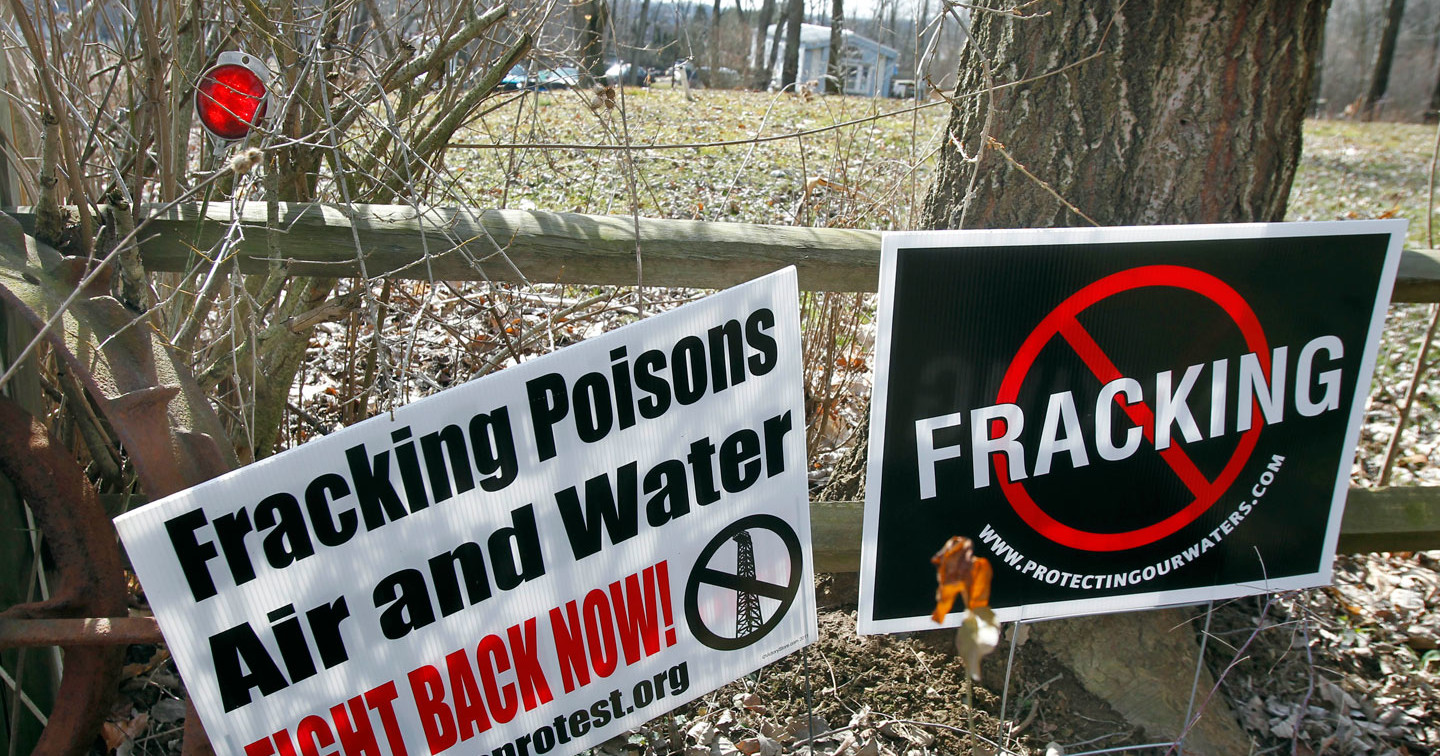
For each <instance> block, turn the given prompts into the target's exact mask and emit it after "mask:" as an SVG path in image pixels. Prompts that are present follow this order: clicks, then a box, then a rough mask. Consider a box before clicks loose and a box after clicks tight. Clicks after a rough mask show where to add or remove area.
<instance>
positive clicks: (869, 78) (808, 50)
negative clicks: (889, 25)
mask: <svg viewBox="0 0 1440 756" xmlns="http://www.w3.org/2000/svg"><path fill="white" fill-rule="evenodd" d="M841 35H842V39H843V40H844V47H843V53H842V55H843V56H844V57H843V60H844V61H845V70H846V76H845V94H852V95H864V96H868V97H888V96H889V95H890V83H891V82H892V81H894V79H895V74H896V71H897V69H898V68H899V61H900V53H899V52H897V51H896V50H895V49H894V48H891V47H886V46H885V45H882V44H880V43H879V42H876V41H875V40H873V39H869V38H867V37H862V36H860V35H859V34H856V33H855V32H853V31H851V30H849V29H843V30H841ZM774 37H775V31H774V29H773V27H772V29H771V31H770V33H769V34H768V35H767V36H766V43H765V44H766V51H768V50H769V47H770V45H771V44H773V43H774V42H773V40H774ZM764 53H765V51H760V52H757V53H756V55H755V57H756V59H757V61H758V58H759V56H760V55H762V54H764ZM764 63H765V61H758V62H757V63H756V65H759V66H763V65H764ZM829 65H830V27H828V26H819V25H817V24H801V25H800V73H799V76H798V80H799V81H800V82H801V83H802V84H804V83H805V82H811V81H813V82H815V86H816V91H817V92H821V93H825V92H829V91H831V86H830V83H829V81H828V80H827V79H826V78H825V74H826V69H827V67H828V66H829ZM784 68H785V35H784V34H782V35H781V37H780V54H779V55H778V56H777V57H776V59H775V70H774V71H772V72H771V75H770V86H771V87H772V88H777V89H778V88H779V87H780V76H781V73H782V72H783V70H784Z"/></svg>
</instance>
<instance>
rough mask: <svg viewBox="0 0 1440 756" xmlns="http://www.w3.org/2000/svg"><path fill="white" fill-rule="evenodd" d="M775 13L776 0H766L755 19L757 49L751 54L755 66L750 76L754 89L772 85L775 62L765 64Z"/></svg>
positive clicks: (751, 85)
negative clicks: (767, 43)
mask: <svg viewBox="0 0 1440 756" xmlns="http://www.w3.org/2000/svg"><path fill="white" fill-rule="evenodd" d="M774 15H775V0H765V2H763V3H761V4H760V15H759V16H757V17H756V19H755V50H754V54H753V55H752V56H751V60H753V61H754V66H755V68H754V70H753V72H752V73H753V75H752V76H751V78H750V87H751V88H752V89H761V90H763V89H765V88H766V87H768V86H770V72H771V71H772V70H774V67H775V64H774V63H771V64H770V65H768V66H767V65H766V64H765V61H766V57H765V36H766V32H768V31H770V19H771V17H772V16H774ZM776 31H779V30H778V29H777V30H776Z"/></svg>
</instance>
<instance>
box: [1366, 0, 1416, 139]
mask: <svg viewBox="0 0 1440 756" xmlns="http://www.w3.org/2000/svg"><path fill="white" fill-rule="evenodd" d="M1404 15H1405V0H1390V4H1389V6H1388V7H1387V8H1386V10H1385V28H1384V30H1383V31H1381V32H1380V49H1379V50H1378V51H1377V52H1376V53H1375V69H1374V71H1373V72H1371V74H1370V89H1369V90H1367V91H1366V93H1365V106H1364V109H1363V110H1362V114H1363V116H1364V118H1365V120H1367V121H1369V120H1373V119H1374V118H1375V116H1376V112H1375V108H1376V106H1378V105H1379V104H1380V100H1381V99H1382V98H1384V97H1385V90H1386V89H1389V87H1390V66H1391V64H1392V63H1394V62H1395V41H1396V40H1397V39H1399V38H1400V19H1401V18H1402V17H1403V16H1404Z"/></svg>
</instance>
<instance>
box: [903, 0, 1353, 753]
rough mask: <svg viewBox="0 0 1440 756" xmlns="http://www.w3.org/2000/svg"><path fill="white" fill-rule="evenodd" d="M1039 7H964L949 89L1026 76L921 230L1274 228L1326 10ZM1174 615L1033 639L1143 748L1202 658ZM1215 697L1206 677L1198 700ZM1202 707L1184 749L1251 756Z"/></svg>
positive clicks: (1063, 629) (945, 182)
mask: <svg viewBox="0 0 1440 756" xmlns="http://www.w3.org/2000/svg"><path fill="white" fill-rule="evenodd" d="M1047 7H1048V9H1049V11H1050V13H1049V15H1048V16H1046V17H1043V18H1028V19H1017V18H1014V17H1012V16H1009V15H1002V14H998V13H991V12H986V11H984V10H976V11H975V12H974V13H973V15H972V19H973V27H972V28H973V32H974V44H971V45H968V46H967V47H966V48H965V50H964V51H963V52H962V53H961V59H960V60H961V63H960V73H959V76H960V80H959V85H958V89H957V91H958V92H959V93H970V92H980V91H983V90H986V89H988V88H990V87H993V86H995V85H996V84H1004V83H1009V82H1016V81H1020V80H1022V79H1028V80H1030V81H1029V82H1028V83H1025V84H1020V85H1017V86H1014V87H1009V88H1004V89H996V90H991V92H992V93H991V94H990V95H983V96H978V97H965V98H960V99H958V101H957V107H956V108H955V109H954V110H952V112H951V118H950V122H949V126H948V130H949V133H950V134H951V135H952V137H953V138H952V139H950V140H947V141H946V143H945V147H944V149H943V151H942V153H941V158H940V169H939V172H938V175H937V177H936V181H935V183H934V185H933V187H932V189H931V192H930V194H929V196H928V197H927V198H926V201H925V205H924V220H923V223H924V225H925V226H926V227H929V228H961V227H964V228H1023V227H1048V226H1073V225H1083V224H1086V223H1097V224H1100V225H1120V224H1134V225H1148V224H1159V223H1216V222H1239V221H1278V220H1281V219H1282V218H1283V216H1284V214H1285V206H1286V202H1287V199H1288V197H1289V192H1290V183H1291V180H1292V178H1293V177H1294V174H1295V167H1296V164H1297V162H1298V161H1299V157H1300V145H1301V127H1302V125H1303V120H1304V117H1305V113H1306V110H1307V107H1308V106H1309V102H1310V81H1311V76H1312V75H1313V72H1314V60H1315V58H1316V56H1318V55H1319V54H1320V52H1321V50H1320V39H1321V30H1322V28H1323V25H1324V19H1325V13H1326V10H1327V7H1328V0H1218V1H1217V0H1177V1H1176V2H1172V3H1158V4H1152V3H1126V2H1123V1H1122V0H1106V1H1103V2H1084V3H1081V2H1070V3H1064V4H1061V3H1055V4H1051V5H1049V6H1047ZM1097 53H1098V54H1097ZM1077 61H1083V62H1079V63H1078V64H1077V65H1074V66H1073V67H1067V64H1071V63H1073V62H1077ZM1061 69H1063V70H1061ZM1057 70H1059V72H1058V73H1055V74H1054V75H1048V76H1047V75H1045V74H1046V72H1047V71H1057ZM957 144H958V145H961V146H963V150H964V152H963V154H962V152H961V150H960V149H959V148H957ZM967 156H968V158H967ZM977 156H978V160H971V159H969V158H976V157H977ZM1020 166H1024V169H1022V168H1021V167H1020ZM1027 171H1028V173H1027ZM1056 195H1058V196H1059V197H1063V198H1064V200H1063V201H1062V200H1061V199H1058V198H1057V196H1056ZM1183 620H1184V615H1183V614H1182V613H1180V612H1178V611H1173V610H1172V611H1168V612H1149V613H1144V614H1133V615H1122V616H1112V617H1098V618H1097V617H1091V618H1085V619H1078V620H1068V621H1062V622H1053V623H1045V624H1044V626H1043V628H1042V627H1037V637H1038V638H1039V639H1040V640H1041V642H1042V645H1044V646H1045V647H1046V648H1047V649H1049V650H1050V651H1051V652H1052V653H1053V654H1054V655H1055V657H1056V658H1057V659H1059V660H1060V661H1062V662H1064V663H1065V664H1066V665H1067V666H1068V667H1069V668H1070V669H1071V671H1072V672H1074V673H1075V675H1076V676H1077V678H1078V679H1079V680H1080V681H1081V682H1082V683H1083V684H1084V685H1085V686H1086V687H1087V688H1089V689H1090V690H1091V692H1092V693H1095V694H1096V695H1098V696H1100V697H1102V698H1105V699H1106V700H1107V701H1109V702H1110V703H1111V705H1112V706H1114V707H1115V708H1116V709H1117V710H1118V711H1120V712H1121V713H1123V714H1124V715H1125V716H1126V717H1127V718H1129V719H1130V720H1131V721H1132V723H1134V724H1136V725H1140V726H1142V727H1144V728H1145V729H1146V730H1147V735H1148V736H1150V737H1166V738H1173V737H1176V736H1177V735H1178V734H1179V733H1180V731H1181V729H1182V725H1183V723H1182V721H1181V720H1182V719H1183V717H1184V710H1185V702H1186V699H1187V696H1188V692H1189V690H1190V685H1191V680H1192V674H1193V670H1194V664H1195V661H1194V660H1195V658H1196V656H1197V655H1198V653H1197V646H1196V642H1195V637H1194V626H1193V625H1189V624H1184V622H1183ZM1177 628H1178V629H1177ZM1117 639H1123V642H1117ZM1137 659H1141V660H1143V662H1144V665H1145V667H1146V669H1145V675H1139V674H1137V673H1136V671H1135V669H1134V667H1135V661H1136V660H1137ZM1141 678H1143V680H1142V679H1141ZM1212 685H1214V682H1213V679H1211V678H1210V675H1209V674H1208V673H1206V674H1204V675H1202V678H1201V682H1200V690H1201V691H1208V690H1210V687H1211V686H1212ZM1167 686H1168V687H1167ZM1162 688H1163V689H1162ZM1202 697H1203V693H1202ZM1208 708H1209V710H1208V711H1206V712H1204V716H1203V717H1202V719H1201V720H1200V723H1199V724H1198V725H1196V726H1195V727H1194V729H1191V730H1190V731H1189V732H1188V735H1187V737H1186V743H1185V745H1186V752H1194V753H1217V754H1218V753H1244V752H1246V750H1247V749H1248V742H1247V738H1246V737H1245V736H1244V733H1243V732H1242V731H1241V730H1240V728H1239V726H1238V724H1237V723H1236V722H1235V719H1234V717H1233V716H1232V715H1231V714H1230V713H1229V712H1228V711H1225V709H1227V708H1228V707H1225V706H1224V705H1223V704H1222V703H1220V701H1219V699H1218V698H1217V699H1212V700H1211V701H1210V703H1209V705H1208Z"/></svg>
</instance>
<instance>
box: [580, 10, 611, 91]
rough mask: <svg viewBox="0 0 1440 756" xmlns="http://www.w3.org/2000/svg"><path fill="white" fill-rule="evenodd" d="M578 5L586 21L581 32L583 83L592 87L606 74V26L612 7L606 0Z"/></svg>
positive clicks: (581, 71)
mask: <svg viewBox="0 0 1440 756" xmlns="http://www.w3.org/2000/svg"><path fill="white" fill-rule="evenodd" d="M578 7H579V8H580V12H581V13H582V14H584V19H583V20H584V22H585V24H584V26H583V27H582V31H581V32H580V73H581V84H582V85H583V86H586V87H591V86H594V85H595V83H596V82H598V81H599V80H600V79H601V77H603V76H604V75H605V27H606V26H608V25H609V24H608V23H607V22H608V21H609V14H610V8H609V6H608V5H607V4H606V3H605V0H589V1H588V2H586V3H585V4H583V5H580V6H578Z"/></svg>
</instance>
